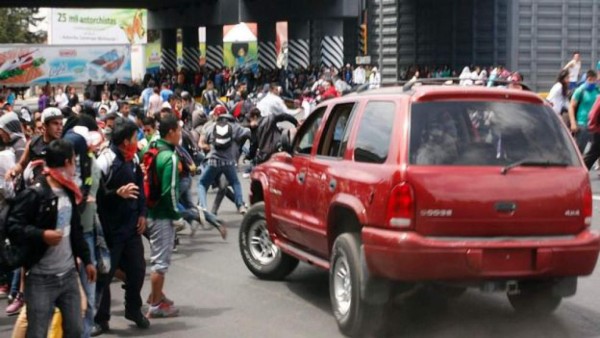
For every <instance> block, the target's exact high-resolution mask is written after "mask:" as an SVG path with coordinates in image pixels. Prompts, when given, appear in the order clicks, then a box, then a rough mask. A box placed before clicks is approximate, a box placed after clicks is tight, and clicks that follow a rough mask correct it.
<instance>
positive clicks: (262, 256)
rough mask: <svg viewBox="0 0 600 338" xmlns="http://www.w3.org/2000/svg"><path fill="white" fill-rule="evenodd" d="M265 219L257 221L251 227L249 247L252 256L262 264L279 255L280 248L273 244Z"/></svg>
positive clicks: (270, 261) (268, 262) (271, 260)
mask: <svg viewBox="0 0 600 338" xmlns="http://www.w3.org/2000/svg"><path fill="white" fill-rule="evenodd" d="M266 225H267V224H266V222H265V221H264V220H261V221H258V222H255V223H254V224H252V226H251V227H250V231H248V234H249V249H250V254H252V257H253V258H254V259H255V260H256V261H258V262H259V263H260V264H262V265H268V264H270V263H272V262H273V260H275V258H276V257H277V255H279V248H278V247H277V246H276V245H275V244H273V242H272V241H271V237H270V236H269V231H268V230H267V226H266Z"/></svg>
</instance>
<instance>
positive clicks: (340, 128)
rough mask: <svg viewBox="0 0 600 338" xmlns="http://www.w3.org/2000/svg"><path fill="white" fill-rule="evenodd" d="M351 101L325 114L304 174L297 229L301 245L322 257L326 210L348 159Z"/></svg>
mask: <svg viewBox="0 0 600 338" xmlns="http://www.w3.org/2000/svg"><path fill="white" fill-rule="evenodd" d="M356 106H357V104H355V103H354V102H350V103H340V104H337V105H335V106H334V107H333V108H332V110H331V112H330V113H329V114H328V116H327V122H326V123H325V127H324V129H323V132H322V133H321V136H320V137H319V141H318V142H319V143H318V147H317V150H316V155H315V157H314V158H313V160H312V161H310V164H309V165H308V170H307V174H306V184H305V191H304V197H303V199H304V203H302V206H303V209H304V210H303V214H304V215H306V218H304V219H303V220H302V223H301V225H300V226H301V229H300V231H301V232H302V241H303V243H304V246H306V247H309V248H310V249H311V250H312V251H315V252H316V253H318V254H320V255H322V256H323V257H326V255H327V254H328V250H329V249H328V241H327V212H328V211H329V207H330V202H331V200H332V199H333V196H334V195H335V194H336V193H337V192H338V187H339V185H340V183H341V182H342V181H344V180H345V179H346V178H345V177H344V176H345V172H346V171H347V166H348V163H347V161H345V160H344V159H343V157H344V154H345V152H346V146H347V144H348V139H349V135H350V131H351V128H352V121H353V120H354V119H353V117H354V116H355V115H356V114H355V107H356Z"/></svg>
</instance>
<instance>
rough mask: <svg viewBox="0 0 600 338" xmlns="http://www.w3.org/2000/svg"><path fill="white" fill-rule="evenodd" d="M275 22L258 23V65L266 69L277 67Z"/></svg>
mask: <svg viewBox="0 0 600 338" xmlns="http://www.w3.org/2000/svg"><path fill="white" fill-rule="evenodd" d="M275 25H276V24H275V22H268V21H267V22H260V23H258V65H259V66H260V67H261V68H263V69H267V70H273V69H275V68H277V50H276V48H275V41H276V40H277V38H276V36H277V32H276V26H275Z"/></svg>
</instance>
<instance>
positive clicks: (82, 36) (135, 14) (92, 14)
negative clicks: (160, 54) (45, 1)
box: [49, 8, 148, 45]
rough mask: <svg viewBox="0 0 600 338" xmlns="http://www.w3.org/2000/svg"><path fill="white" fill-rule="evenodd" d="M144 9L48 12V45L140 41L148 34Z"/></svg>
mask: <svg viewBox="0 0 600 338" xmlns="http://www.w3.org/2000/svg"><path fill="white" fill-rule="evenodd" d="M147 32H148V11H147V10H145V9H86V10H81V9H69V8H53V9H52V10H51V11H50V29H49V41H50V44H57V45H58V44H65V45H79V44H87V45H104V44H110V45H114V44H143V43H146V42H147V39H148V36H147Z"/></svg>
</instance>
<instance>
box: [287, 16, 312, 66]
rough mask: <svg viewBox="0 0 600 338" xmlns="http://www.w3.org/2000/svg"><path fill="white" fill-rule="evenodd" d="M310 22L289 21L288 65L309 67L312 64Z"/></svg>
mask: <svg viewBox="0 0 600 338" xmlns="http://www.w3.org/2000/svg"><path fill="white" fill-rule="evenodd" d="M309 41H310V22H309V21H289V22H288V67H289V68H290V69H298V68H308V66H309V64H310V47H309Z"/></svg>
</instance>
